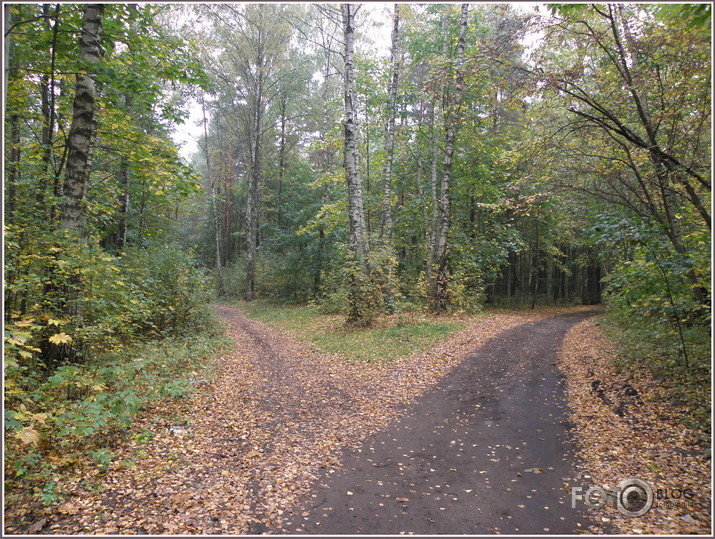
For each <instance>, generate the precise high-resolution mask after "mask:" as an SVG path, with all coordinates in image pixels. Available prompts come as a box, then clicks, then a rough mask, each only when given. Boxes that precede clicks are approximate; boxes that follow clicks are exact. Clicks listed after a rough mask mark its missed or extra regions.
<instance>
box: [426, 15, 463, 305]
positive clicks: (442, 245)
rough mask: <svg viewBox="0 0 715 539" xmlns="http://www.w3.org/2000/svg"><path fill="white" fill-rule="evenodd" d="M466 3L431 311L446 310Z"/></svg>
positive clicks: (448, 126)
mask: <svg viewBox="0 0 715 539" xmlns="http://www.w3.org/2000/svg"><path fill="white" fill-rule="evenodd" d="M468 14H469V5H468V4H462V9H461V16H460V23H459V38H458V41H457V65H456V67H455V87H454V89H453V94H451V97H450V99H449V101H448V106H447V107H446V116H447V119H446V121H445V124H446V130H447V132H446V135H445V145H444V162H443V164H442V181H441V183H440V189H439V221H438V226H437V235H436V239H435V242H434V245H435V264H434V267H432V268H430V271H432V272H433V277H432V281H433V285H432V286H433V288H432V291H431V306H432V309H433V310H434V311H438V312H443V311H446V310H447V304H448V297H447V287H448V284H449V251H448V240H449V224H450V196H451V193H450V183H451V180H452V164H453V157H454V143H455V140H456V137H457V128H458V127H459V123H460V119H461V112H462V105H463V99H464V94H465V87H464V46H465V41H466V35H467V21H468Z"/></svg>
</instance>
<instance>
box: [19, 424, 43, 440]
mask: <svg viewBox="0 0 715 539" xmlns="http://www.w3.org/2000/svg"><path fill="white" fill-rule="evenodd" d="M15 436H16V437H18V438H20V440H22V441H23V443H25V444H37V443H38V442H39V441H40V434H39V433H38V432H37V431H36V430H35V429H33V428H32V427H25V428H24V429H22V430H21V431H20V432H18V433H17V434H15Z"/></svg>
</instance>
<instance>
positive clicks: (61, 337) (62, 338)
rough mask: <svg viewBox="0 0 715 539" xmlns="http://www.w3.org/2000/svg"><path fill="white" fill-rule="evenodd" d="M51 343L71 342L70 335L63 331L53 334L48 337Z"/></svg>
mask: <svg viewBox="0 0 715 539" xmlns="http://www.w3.org/2000/svg"><path fill="white" fill-rule="evenodd" d="M48 340H49V341H50V342H51V343H52V344H65V343H70V342H72V337H70V336H69V335H67V334H66V333H65V332H64V331H61V332H60V333H57V334H56V335H53V336H52V337H50V338H49V339H48Z"/></svg>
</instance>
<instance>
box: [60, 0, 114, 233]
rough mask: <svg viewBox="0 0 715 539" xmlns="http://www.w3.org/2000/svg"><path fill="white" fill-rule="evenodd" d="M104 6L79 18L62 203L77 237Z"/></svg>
mask: <svg viewBox="0 0 715 539" xmlns="http://www.w3.org/2000/svg"><path fill="white" fill-rule="evenodd" d="M103 15H104V4H87V5H86V6H85V7H84V13H83V17H82V31H81V34H80V38H79V59H80V62H81V63H82V65H83V66H84V69H85V71H80V72H79V73H78V74H77V82H76V89H75V96H74V103H73V105H72V124H71V126H70V131H69V136H68V137H67V168H66V173H65V181H64V189H63V193H64V197H65V199H64V202H63V204H62V214H61V219H62V226H63V227H64V228H65V229H67V230H69V231H70V232H71V233H72V234H74V235H75V236H77V237H79V238H83V236H84V226H85V221H86V213H85V207H84V202H85V196H86V194H87V187H88V184H89V173H90V164H91V155H92V144H93V140H94V137H95V135H96V131H97V114H96V110H95V101H96V99H97V90H96V85H95V74H94V72H93V70H96V66H97V65H98V64H99V62H100V60H101V59H102V55H103V52H104V51H103V49H102V44H101V36H102V16H103Z"/></svg>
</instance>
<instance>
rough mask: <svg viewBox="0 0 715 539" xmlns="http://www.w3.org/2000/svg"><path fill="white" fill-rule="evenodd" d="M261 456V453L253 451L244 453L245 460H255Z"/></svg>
mask: <svg viewBox="0 0 715 539" xmlns="http://www.w3.org/2000/svg"><path fill="white" fill-rule="evenodd" d="M262 454H263V453H261V452H260V451H255V450H253V451H249V452H248V453H246V458H247V459H253V458H256V457H260V456H261V455H262Z"/></svg>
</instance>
